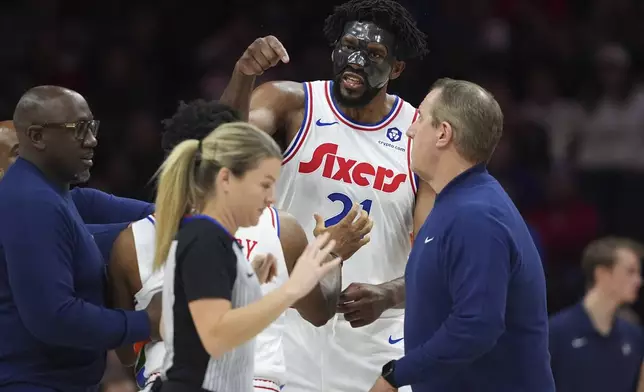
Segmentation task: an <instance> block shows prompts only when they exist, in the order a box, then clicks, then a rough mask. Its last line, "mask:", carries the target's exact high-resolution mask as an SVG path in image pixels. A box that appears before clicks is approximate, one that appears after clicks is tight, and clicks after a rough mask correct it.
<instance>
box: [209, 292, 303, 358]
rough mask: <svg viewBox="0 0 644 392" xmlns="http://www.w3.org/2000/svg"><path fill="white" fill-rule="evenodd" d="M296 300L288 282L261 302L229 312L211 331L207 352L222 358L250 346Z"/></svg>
mask: <svg viewBox="0 0 644 392" xmlns="http://www.w3.org/2000/svg"><path fill="white" fill-rule="evenodd" d="M295 301H296V298H295V297H294V295H293V294H291V293H290V291H289V288H288V282H287V283H286V284H285V285H283V286H282V287H280V288H279V289H277V290H274V291H272V292H270V293H269V294H267V295H266V296H264V297H263V298H262V299H260V300H259V301H256V302H253V303H252V304H250V305H247V306H244V307H241V308H237V309H231V310H229V311H228V312H226V313H225V314H224V315H223V316H222V318H221V321H220V322H219V323H217V325H215V326H214V328H212V329H211V331H210V333H209V335H210V337H211V339H210V347H207V351H208V352H209V353H210V354H211V355H212V356H214V357H220V356H222V355H224V354H225V353H226V352H228V351H230V350H232V349H233V348H235V347H237V346H240V345H242V344H244V343H246V342H247V341H249V340H250V339H253V338H254V337H255V336H257V335H258V334H259V333H260V332H262V331H263V330H264V329H266V327H268V326H269V325H270V324H271V323H273V322H274V321H275V320H277V318H278V317H279V316H280V315H281V314H282V313H283V312H284V311H286V309H288V308H289V307H290V306H291V305H293V304H294V303H295Z"/></svg>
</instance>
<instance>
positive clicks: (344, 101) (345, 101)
mask: <svg viewBox="0 0 644 392" xmlns="http://www.w3.org/2000/svg"><path fill="white" fill-rule="evenodd" d="M342 75H343V72H342V73H340V74H338V75H336V77H335V79H334V80H333V88H332V93H333V98H335V100H336V102H337V103H339V104H340V106H343V107H345V108H351V109H354V108H361V107H365V106H367V105H368V104H369V103H370V102H371V101H373V99H374V98H375V97H376V95H378V93H379V92H380V90H382V89H383V88H384V87H385V86H386V84H385V86H382V87H371V86H369V83H368V82H367V78H366V77H365V78H363V80H364V83H365V84H364V86H365V90H364V92H363V93H362V95H360V96H358V97H346V96H344V95H342V91H341V90H340V89H341V88H342V87H341V85H342Z"/></svg>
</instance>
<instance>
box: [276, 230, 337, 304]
mask: <svg viewBox="0 0 644 392" xmlns="http://www.w3.org/2000/svg"><path fill="white" fill-rule="evenodd" d="M329 238H330V236H329V233H324V234H322V235H320V236H318V237H317V238H316V239H315V241H313V242H310V243H309V244H308V246H307V247H306V249H304V252H303V253H302V256H300V257H299V259H297V262H296V263H295V267H293V271H292V272H291V277H290V279H289V280H288V282H286V283H285V284H284V285H285V286H286V287H287V289H288V292H289V294H291V295H292V296H293V297H294V298H296V299H300V298H302V297H304V296H305V295H307V294H308V293H309V292H310V291H311V290H313V287H315V286H316V285H317V284H318V282H320V280H321V279H322V278H323V277H324V276H325V275H326V274H328V273H329V272H331V271H332V270H333V269H334V268H336V267H338V266H339V265H340V262H341V261H342V258H340V257H336V258H334V259H332V260H331V261H329V259H330V257H329V253H331V252H332V251H333V248H334V247H335V241H334V240H329Z"/></svg>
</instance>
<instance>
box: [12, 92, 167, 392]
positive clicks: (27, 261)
mask: <svg viewBox="0 0 644 392" xmlns="http://www.w3.org/2000/svg"><path fill="white" fill-rule="evenodd" d="M14 123H15V126H16V129H17V133H18V139H19V141H20V147H19V148H20V158H18V160H17V161H16V162H15V163H14V164H13V165H12V166H11V167H10V168H9V170H8V171H7V172H6V174H5V176H4V177H3V179H2V181H0V390H2V391H8V392H22V391H24V392H49V391H65V392H76V391H78V392H80V391H83V392H87V391H94V390H96V389H97V386H98V383H99V382H100V379H101V377H102V375H103V372H104V370H105V356H106V351H107V350H109V349H113V348H117V347H119V346H121V345H127V344H132V343H134V342H137V341H141V340H146V339H147V338H149V337H151V335H153V337H157V336H158V332H157V330H158V317H155V316H157V315H153V314H151V313H148V312H145V311H140V312H131V311H123V310H112V309H107V308H105V307H104V306H103V302H104V289H105V287H104V286H105V262H104V259H103V257H102V255H101V253H100V251H99V248H98V247H97V245H96V243H95V241H94V238H93V237H92V235H91V233H90V232H89V231H88V229H87V227H86V223H87V224H89V223H94V224H102V223H111V222H119V221H132V220H136V219H139V218H141V217H143V216H146V215H147V214H149V213H150V212H151V211H150V209H151V206H150V205H149V204H147V203H140V202H136V201H132V200H127V199H120V198H116V197H114V196H111V195H107V194H105V193H102V192H99V191H95V190H89V189H75V190H73V191H70V190H69V188H70V184H71V183H78V182H84V181H86V180H87V178H89V168H90V167H91V164H92V154H93V149H94V147H95V146H96V143H97V140H96V132H97V130H98V122H97V121H95V120H93V118H92V113H91V111H90V110H89V107H88V105H87V102H85V99H83V97H82V96H80V95H79V94H78V93H76V92H73V91H70V90H66V89H63V88H60V87H53V86H41V87H36V88H33V89H32V90H30V91H28V92H27V93H26V94H25V95H24V96H23V97H22V98H21V100H20V102H19V103H18V106H17V108H16V111H15V113H14Z"/></svg>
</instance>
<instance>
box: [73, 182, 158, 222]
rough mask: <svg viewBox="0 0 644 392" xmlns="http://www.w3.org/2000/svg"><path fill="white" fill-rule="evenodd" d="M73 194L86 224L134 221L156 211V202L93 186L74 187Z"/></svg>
mask: <svg viewBox="0 0 644 392" xmlns="http://www.w3.org/2000/svg"><path fill="white" fill-rule="evenodd" d="M71 196H72V199H73V200H74V204H75V206H76V209H77V210H78V213H79V214H80V216H81V218H82V219H83V222H85V224H108V223H121V222H134V221H137V220H139V219H143V218H145V217H146V216H148V215H150V214H152V213H153V212H154V204H151V203H147V202H144V201H141V200H135V199H128V198H124V197H118V196H114V195H112V194H109V193H105V192H101V191H99V190H96V189H92V188H74V189H73V190H72V191H71Z"/></svg>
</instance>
